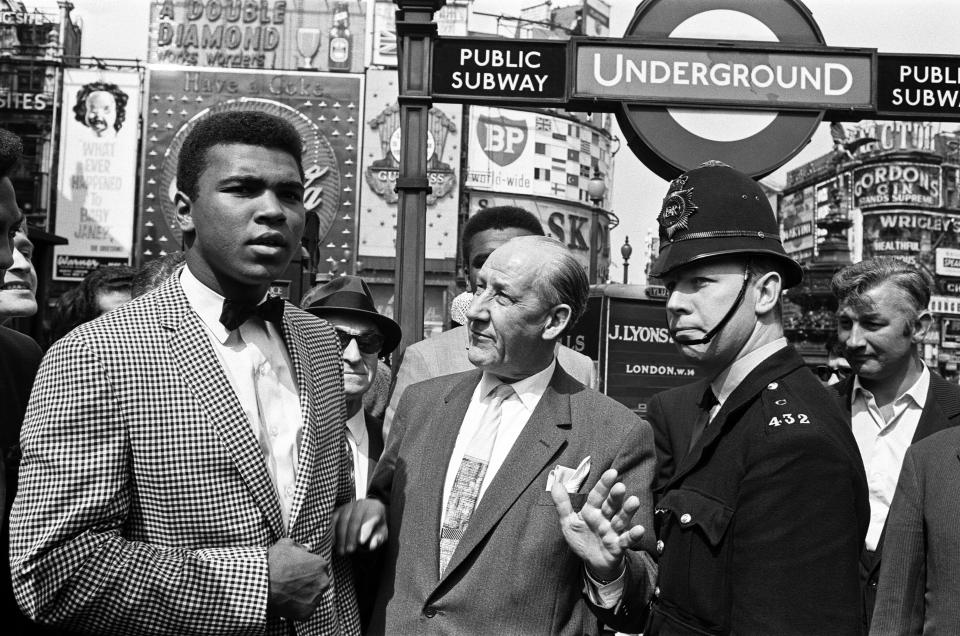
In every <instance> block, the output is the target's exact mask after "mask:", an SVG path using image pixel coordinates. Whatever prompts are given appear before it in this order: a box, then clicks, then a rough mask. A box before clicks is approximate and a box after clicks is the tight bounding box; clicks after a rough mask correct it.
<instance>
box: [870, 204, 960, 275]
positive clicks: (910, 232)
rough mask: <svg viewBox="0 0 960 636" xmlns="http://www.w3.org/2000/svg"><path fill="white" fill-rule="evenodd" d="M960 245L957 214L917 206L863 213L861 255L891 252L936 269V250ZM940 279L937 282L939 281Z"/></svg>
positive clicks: (918, 264)
mask: <svg viewBox="0 0 960 636" xmlns="http://www.w3.org/2000/svg"><path fill="white" fill-rule="evenodd" d="M943 248H952V249H960V214H958V213H954V212H933V211H919V210H884V211H882V212H864V213H863V258H864V259H868V258H873V257H876V256H893V257H896V258H899V259H901V260H904V261H907V262H908V263H911V264H914V265H917V266H919V267H921V268H922V269H924V270H926V271H927V273H929V274H930V275H931V276H932V275H933V274H934V272H935V270H936V260H937V252H938V251H939V250H941V249H943ZM939 284H940V283H939V282H938V285H939Z"/></svg>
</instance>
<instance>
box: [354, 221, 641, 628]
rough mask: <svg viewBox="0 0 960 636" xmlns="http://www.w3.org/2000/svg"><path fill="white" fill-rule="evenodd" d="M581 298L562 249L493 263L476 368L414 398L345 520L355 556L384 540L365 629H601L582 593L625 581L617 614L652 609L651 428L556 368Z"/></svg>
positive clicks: (477, 301) (477, 303)
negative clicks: (628, 588)
mask: <svg viewBox="0 0 960 636" xmlns="http://www.w3.org/2000/svg"><path fill="white" fill-rule="evenodd" d="M588 289H589V286H588V283H587V277H586V274H585V272H584V271H583V268H582V267H581V266H580V265H579V264H578V263H577V262H576V260H575V259H574V258H573V257H572V255H570V253H569V252H568V250H567V249H566V248H565V247H564V246H563V245H562V244H561V243H560V242H558V241H556V240H555V239H549V238H544V237H535V236H523V237H519V238H514V239H512V240H509V241H507V242H506V243H504V244H503V245H501V246H500V247H499V248H497V249H496V250H494V251H493V253H492V254H490V256H489V258H487V259H486V262H485V263H484V265H483V268H482V269H481V270H480V271H479V274H478V276H477V289H476V295H475V297H474V299H473V302H472V303H471V305H470V307H469V309H468V310H467V318H468V321H469V324H468V329H469V335H470V349H469V352H468V355H469V357H470V361H471V362H472V363H473V364H474V365H476V367H477V369H475V370H472V371H467V372H464V373H459V374H456V375H449V376H445V377H440V378H435V379H432V380H427V381H425V382H421V383H419V384H414V385H413V386H411V387H410V388H409V389H407V390H406V392H405V393H404V395H403V397H402V398H401V400H400V405H399V407H398V409H397V416H396V420H395V428H394V431H393V432H392V433H391V435H390V439H389V440H388V442H387V449H386V450H385V452H384V454H383V455H382V456H381V458H380V463H379V464H378V466H377V470H376V472H375V473H374V476H373V479H372V482H371V488H370V491H369V494H368V498H367V499H362V500H360V501H358V502H356V503H355V504H352V505H350V506H348V507H346V508H344V509H342V510H341V511H340V512H339V513H338V514H339V520H338V523H337V525H336V529H337V539H338V546H339V547H340V548H341V549H343V550H345V551H346V552H352V551H354V550H355V549H356V548H357V546H358V545H364V546H370V547H374V546H376V545H379V544H380V543H382V542H383V541H384V539H386V553H385V561H386V567H385V571H384V573H383V576H382V578H381V581H380V589H379V592H378V595H377V598H376V601H375V604H374V611H373V618H372V621H371V624H370V630H369V633H371V634H391V635H392V634H525V635H526V634H571V635H572V634H578V635H582V634H598V633H599V632H600V630H601V625H600V621H599V620H598V619H597V617H596V616H595V615H594V614H593V609H594V605H593V604H591V603H588V601H587V598H585V597H584V595H583V591H584V588H585V587H586V589H587V590H588V592H587V594H588V598H590V600H592V601H596V602H599V599H600V598H601V597H602V596H603V595H604V594H605V592H606V591H607V588H608V587H609V586H610V585H617V584H618V583H622V579H623V578H625V576H626V570H629V571H630V579H631V581H634V582H635V583H636V586H635V587H634V588H633V592H632V593H631V594H629V595H626V596H625V599H624V604H625V605H627V606H629V608H628V609H629V611H632V612H635V613H637V614H638V615H642V614H643V613H644V611H645V606H646V602H647V600H648V599H649V596H650V593H651V591H652V588H653V586H652V578H653V577H654V576H655V567H654V566H653V565H652V561H651V560H650V558H649V557H648V555H647V554H646V553H644V552H641V551H639V550H635V549H637V548H640V547H641V546H642V547H645V548H648V549H649V548H652V547H653V537H652V534H650V533H646V534H645V533H644V529H646V528H650V527H651V526H650V524H651V523H652V521H653V509H652V500H651V494H650V483H651V480H652V478H653V470H654V452H653V435H652V431H651V429H650V427H649V425H647V424H646V423H645V422H643V421H642V420H640V419H639V418H638V417H637V416H636V415H634V414H633V413H632V412H630V411H629V410H627V409H626V408H625V407H623V406H622V405H620V404H618V403H616V402H614V401H613V400H611V399H610V398H608V397H606V396H603V395H601V394H599V393H597V392H595V391H592V390H590V389H587V388H586V387H585V386H584V385H583V384H581V383H580V382H578V381H576V380H574V379H573V378H572V377H571V376H570V375H569V374H568V373H567V372H566V371H565V370H564V369H563V368H562V367H561V366H560V365H559V364H558V363H557V357H556V346H555V345H556V341H557V339H558V338H559V337H560V336H561V335H562V334H563V333H564V331H566V330H567V329H568V328H569V327H570V326H571V325H572V324H573V323H575V322H576V320H577V318H578V317H579V316H580V315H581V313H582V312H583V309H584V306H585V304H586V299H587V293H588ZM558 516H559V519H558ZM633 517H636V518H637V521H638V522H639V524H638V525H637V526H634V527H633V528H630V529H628V526H629V525H631V520H632V518H633Z"/></svg>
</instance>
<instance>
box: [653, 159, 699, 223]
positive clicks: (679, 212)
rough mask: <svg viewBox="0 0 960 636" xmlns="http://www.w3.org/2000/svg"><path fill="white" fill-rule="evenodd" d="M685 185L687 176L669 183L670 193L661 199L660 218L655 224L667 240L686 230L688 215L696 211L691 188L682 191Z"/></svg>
mask: <svg viewBox="0 0 960 636" xmlns="http://www.w3.org/2000/svg"><path fill="white" fill-rule="evenodd" d="M686 184H687V175H682V176H680V177H678V178H676V179H674V180H673V181H672V182H671V183H670V192H668V193H667V196H665V197H663V207H662V208H661V209H660V216H658V217H657V222H658V223H659V224H660V227H662V228H663V230H664V232H666V233H667V238H673V235H674V234H676V233H677V232H678V231H680V230H686V229H687V228H688V221H689V220H690V215H691V214H693V213H694V212H696V211H697V206H696V204H695V203H694V202H693V190H694V189H693V188H692V187H691V188H686V189H684V187H683V186H685V185H686Z"/></svg>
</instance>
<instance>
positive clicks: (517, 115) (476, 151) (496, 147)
mask: <svg viewBox="0 0 960 636" xmlns="http://www.w3.org/2000/svg"><path fill="white" fill-rule="evenodd" d="M469 112H470V116H469V125H470V129H469V137H468V138H469V144H468V145H467V169H466V175H465V179H464V187H467V188H470V189H473V190H484V191H489V192H499V193H512V194H523V195H535V196H542V197H550V198H554V199H563V200H566V201H572V202H575V203H582V204H589V203H590V197H589V196H588V194H587V185H588V184H589V182H590V178H591V177H592V176H593V172H594V171H595V170H598V171H599V172H600V174H601V175H603V176H604V178H609V175H610V172H611V156H610V138H609V136H608V135H607V134H606V133H605V132H601V131H599V130H598V129H597V128H593V127H590V126H586V125H584V124H582V123H581V122H579V121H574V120H570V119H565V118H562V117H554V116H552V115H548V114H545V113H534V112H527V111H520V110H511V109H508V108H493V107H487V106H471V107H470V108H469ZM609 185H610V184H609V183H608V184H607V186H608V190H609Z"/></svg>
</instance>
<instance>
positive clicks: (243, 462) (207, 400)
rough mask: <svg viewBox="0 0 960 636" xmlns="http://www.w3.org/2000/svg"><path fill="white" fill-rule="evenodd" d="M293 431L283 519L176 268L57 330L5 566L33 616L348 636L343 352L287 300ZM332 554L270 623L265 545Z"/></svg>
mask: <svg viewBox="0 0 960 636" xmlns="http://www.w3.org/2000/svg"><path fill="white" fill-rule="evenodd" d="M283 334H284V339H285V341H286V345H287V349H288V351H289V353H290V357H291V359H292V361H293V365H294V369H295V372H296V376H297V380H298V383H299V385H300V402H301V408H302V410H303V421H304V429H303V432H302V439H301V446H300V464H299V470H298V478H297V485H296V494H295V495H294V501H293V504H292V509H291V517H290V529H289V532H285V530H284V527H283V521H282V518H281V514H280V503H279V501H278V499H277V495H276V489H275V487H274V485H273V482H272V481H271V480H270V477H269V474H268V472H267V468H266V465H265V463H264V459H263V456H262V454H261V452H260V448H259V446H258V444H257V441H256V439H255V437H254V435H253V432H252V430H251V426H250V424H249V422H248V420H247V418H246V416H245V415H244V412H243V410H242V408H241V406H240V403H239V401H238V400H237V398H236V395H235V393H234V391H233V389H232V388H231V385H230V383H229V381H228V380H227V378H226V376H225V374H224V372H223V369H222V368H221V366H220V364H219V362H218V360H217V357H216V354H215V352H214V351H213V348H212V346H211V344H210V341H209V339H208V336H207V334H206V332H205V331H204V326H203V324H202V322H201V321H200V318H199V317H198V316H197V315H196V314H195V313H194V312H193V311H192V310H191V309H190V306H189V304H188V302H187V298H186V296H185V295H184V294H183V290H182V288H181V287H180V283H179V276H178V275H175V276H173V277H171V278H170V279H169V280H168V281H167V282H165V283H164V284H163V285H161V286H160V287H159V288H158V289H156V290H155V291H153V292H151V293H149V294H146V295H145V296H142V297H140V298H138V299H136V300H134V301H132V302H130V303H128V304H126V305H124V306H122V307H120V308H119V309H116V310H114V311H112V312H110V313H109V314H107V315H105V316H103V317H101V318H99V319H97V320H95V321H93V322H91V323H87V324H86V325H83V326H81V327H79V328H78V329H76V330H74V331H73V332H72V333H70V334H69V335H68V336H66V337H65V338H63V339H62V340H60V341H58V342H57V343H56V345H55V346H54V347H53V348H52V349H51V350H50V351H49V353H48V354H47V355H46V357H45V358H44V360H43V363H42V364H41V367H40V371H39V374H38V376H37V380H36V383H35V385H34V392H33V395H32V396H31V399H30V403H29V406H28V408H27V415H26V419H25V422H24V426H23V433H22V437H21V443H22V449H23V462H22V464H21V468H20V470H21V473H20V475H21V476H20V490H19V493H18V495H17V499H16V502H15V504H14V508H13V512H12V515H11V563H12V569H13V584H14V590H15V593H16V596H17V599H18V602H19V604H20V606H21V607H22V608H23V609H24V610H25V611H26V613H27V614H28V615H30V616H31V617H33V618H34V619H36V620H39V621H42V622H45V623H53V624H59V625H62V626H64V627H68V628H71V629H75V630H80V631H85V632H90V633H96V634H125V635H126V634H146V633H150V634H178V635H179V634H193V633H196V634H201V633H202V634H263V633H267V634H291V633H294V630H295V633H296V634H299V635H301V636H302V635H312V634H357V633H359V621H358V618H357V609H356V598H355V593H354V589H353V578H352V574H351V572H350V567H349V563H348V562H347V561H345V560H342V559H340V558H338V557H336V556H332V554H331V545H332V533H331V530H330V517H331V513H332V512H333V510H334V508H335V507H336V506H339V505H340V504H342V503H345V502H347V501H349V500H350V499H351V497H352V492H353V484H352V479H351V477H350V472H349V471H350V461H351V459H350V457H349V455H348V454H347V453H346V444H345V434H344V426H343V424H342V423H343V421H344V417H345V406H344V398H343V380H342V375H341V362H340V358H339V355H338V348H337V344H336V338H335V336H334V332H333V330H332V329H331V328H330V326H329V325H328V324H327V323H325V322H323V321H321V320H319V319H317V318H315V317H313V316H311V315H310V314H307V313H305V312H303V311H300V310H299V309H296V308H295V307H293V306H292V305H289V304H288V305H287V306H286V311H285V312H284V318H283ZM284 536H289V537H290V538H292V539H293V540H294V541H297V542H299V543H303V544H307V545H309V546H311V548H312V549H313V551H314V552H316V553H317V554H319V555H321V556H322V557H324V558H325V559H327V561H328V562H329V563H331V568H330V573H331V585H330V587H329V588H328V590H327V591H326V592H325V594H324V596H323V599H322V602H321V603H320V606H319V608H318V609H317V611H316V612H315V613H314V614H313V615H312V616H311V617H310V619H308V620H307V621H302V622H296V623H294V622H284V621H282V620H281V619H276V618H268V617H267V594H268V588H269V583H268V573H267V548H268V547H269V546H270V545H272V544H273V543H275V542H276V541H277V540H278V539H280V538H282V537H284Z"/></svg>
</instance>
